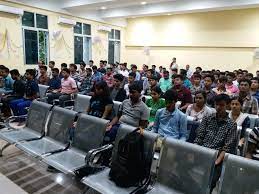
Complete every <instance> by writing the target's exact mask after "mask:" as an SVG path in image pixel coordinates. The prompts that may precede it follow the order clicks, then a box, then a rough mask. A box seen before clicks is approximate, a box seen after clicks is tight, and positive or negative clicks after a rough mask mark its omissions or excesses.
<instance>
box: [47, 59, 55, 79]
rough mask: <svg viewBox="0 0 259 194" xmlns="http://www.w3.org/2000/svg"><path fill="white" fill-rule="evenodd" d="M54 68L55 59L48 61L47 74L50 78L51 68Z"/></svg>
mask: <svg viewBox="0 0 259 194" xmlns="http://www.w3.org/2000/svg"><path fill="white" fill-rule="evenodd" d="M54 68H55V61H50V62H49V69H48V71H47V75H48V77H49V79H51V78H52V70H53V69H54Z"/></svg>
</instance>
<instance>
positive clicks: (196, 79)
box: [190, 73, 202, 95]
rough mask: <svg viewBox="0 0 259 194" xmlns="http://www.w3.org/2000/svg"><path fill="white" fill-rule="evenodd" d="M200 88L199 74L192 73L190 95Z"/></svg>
mask: <svg viewBox="0 0 259 194" xmlns="http://www.w3.org/2000/svg"><path fill="white" fill-rule="evenodd" d="M201 89H202V85H201V75H200V74H197V73H194V74H193V85H192V87H191V89H190V90H191V93H192V95H194V94H195V93H196V92H197V91H199V90H201Z"/></svg>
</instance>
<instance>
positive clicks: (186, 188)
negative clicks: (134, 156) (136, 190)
mask: <svg viewBox="0 0 259 194" xmlns="http://www.w3.org/2000/svg"><path fill="white" fill-rule="evenodd" d="M216 157H217V151H216V150H211V149H208V148H205V147H201V146H198V145H194V144H191V143H187V142H184V141H180V140H175V139H173V138H166V139H165V140H164V141H163V144H162V150H161V157H160V161H159V168H158V178H157V181H158V183H160V184H162V185H164V186H165V187H167V188H168V189H169V191H170V188H171V189H172V190H174V191H178V192H179V193H187V194H190V193H192V194H200V193H208V192H209V185H210V182H211V177H212V176H211V175H212V172H213V169H214V164H215V161H216Z"/></svg>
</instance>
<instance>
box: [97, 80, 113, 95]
mask: <svg viewBox="0 0 259 194" xmlns="http://www.w3.org/2000/svg"><path fill="white" fill-rule="evenodd" d="M94 95H95V96H99V97H107V96H110V92H109V87H108V85H107V83H106V82H105V81H99V82H97V83H96V84H95V87H94Z"/></svg>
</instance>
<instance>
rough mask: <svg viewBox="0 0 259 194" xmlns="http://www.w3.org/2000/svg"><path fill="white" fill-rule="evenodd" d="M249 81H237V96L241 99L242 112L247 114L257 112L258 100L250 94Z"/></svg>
mask: <svg viewBox="0 0 259 194" xmlns="http://www.w3.org/2000/svg"><path fill="white" fill-rule="evenodd" d="M250 86H251V81H250V80H248V79H241V80H240V81H239V98H240V99H241V100H242V101H243V106H242V112H243V113H248V114H255V115H257V114H258V102H257V100H256V99H255V97H253V96H252V95H251V94H250Z"/></svg>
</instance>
